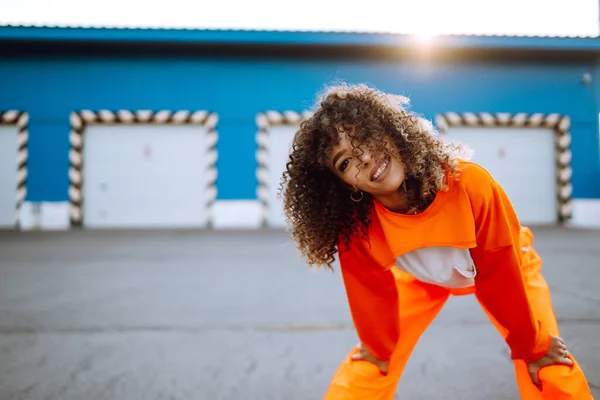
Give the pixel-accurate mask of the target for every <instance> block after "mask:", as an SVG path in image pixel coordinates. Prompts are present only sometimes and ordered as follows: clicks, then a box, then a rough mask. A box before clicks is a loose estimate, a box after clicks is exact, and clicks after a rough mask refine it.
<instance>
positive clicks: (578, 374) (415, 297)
mask: <svg viewBox="0 0 600 400" xmlns="http://www.w3.org/2000/svg"><path fill="white" fill-rule="evenodd" d="M530 239H532V238H530ZM530 244H531V243H530ZM541 266H542V261H541V259H540V258H539V256H538V255H537V254H536V253H535V251H533V249H531V250H530V251H529V252H528V255H527V256H526V262H525V263H524V265H523V274H524V278H525V283H526V287H527V290H528V295H529V298H530V301H531V302H532V308H533V310H534V313H535V314H536V316H538V318H540V319H541V321H542V323H543V324H544V325H545V326H546V327H548V329H550V331H551V334H553V335H556V336H560V335H559V331H558V326H557V323H556V318H555V316H554V311H553V308H552V304H551V300H550V292H549V290H548V285H547V284H546V281H545V279H544V277H543V276H542V274H541ZM394 274H395V276H396V282H397V284H398V293H399V297H400V302H399V303H400V329H401V330H400V341H399V343H398V346H397V347H396V351H395V352H394V354H393V356H392V359H391V360H390V365H389V368H388V375H387V376H382V375H381V374H380V373H379V369H378V368H377V367H376V366H374V365H373V364H371V363H368V362H365V361H353V360H351V357H352V355H353V354H355V353H358V351H357V350H356V349H353V350H352V351H351V352H350V354H348V356H347V357H346V358H345V359H344V361H343V362H342V364H341V365H340V366H339V368H338V370H337V371H336V373H335V375H334V377H333V379H332V381H331V384H330V386H329V389H328V390H327V393H326V394H325V397H324V399H325V400H363V399H364V400H391V399H393V398H394V394H395V392H396V387H397V386H398V382H399V380H400V377H401V375H402V371H403V370H404V366H405V365H406V362H407V361H408V358H409V356H410V354H411V352H412V350H413V349H414V347H415V345H416V344H417V341H418V340H419V338H420V337H421V334H422V333H423V332H424V331H425V329H426V328H427V327H428V326H429V324H430V323H431V322H432V321H433V319H434V318H435V317H436V315H437V314H438V313H439V311H440V310H441V309H442V307H443V305H444V304H445V303H446V301H447V300H448V298H449V296H450V295H451V294H456V295H462V294H466V293H465V291H462V292H458V291H456V292H452V291H450V290H448V289H445V288H441V287H437V286H434V285H429V284H425V283H421V282H419V281H417V280H415V279H414V278H413V277H412V276H410V275H408V274H406V273H404V272H401V271H399V270H395V271H394ZM468 292H471V293H473V292H474V290H469V291H468ZM484 310H485V308H484ZM485 312H486V314H487V315H488V317H489V318H490V320H491V321H492V323H493V324H494V325H495V326H496V328H497V329H498V331H499V332H500V334H501V335H502V336H503V337H505V336H506V331H505V330H504V329H503V328H502V327H501V326H499V324H498V323H497V322H496V321H495V320H494V319H493V318H492V317H491V315H490V314H489V313H488V312H487V310H485ZM567 345H568V343H567ZM571 359H572V360H573V366H564V365H553V366H549V367H546V368H542V369H541V370H540V372H539V375H538V376H539V379H540V382H541V383H542V391H540V390H539V389H538V388H536V387H535V385H533V383H532V382H531V378H530V376H529V373H528V371H527V367H526V365H525V363H524V362H523V361H520V360H517V361H515V362H514V368H515V372H516V378H517V384H518V386H519V392H520V394H521V398H522V399H526V400H537V399H540V400H541V399H552V400H563V399H577V400H593V398H592V394H591V391H590V388H589V386H588V384H587V381H586V378H585V376H584V374H583V371H582V370H581V368H580V367H579V365H578V364H577V362H576V361H575V359H574V358H573V357H572V356H571Z"/></svg>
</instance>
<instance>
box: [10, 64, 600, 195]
mask: <svg viewBox="0 0 600 400" xmlns="http://www.w3.org/2000/svg"><path fill="white" fill-rule="evenodd" d="M585 72H589V73H592V74H593V75H594V77H595V80H594V83H593V84H592V85H590V86H585V85H584V84H583V83H582V80H581V78H582V75H583V74H584V73H585ZM334 79H343V80H346V81H348V82H366V83H369V84H372V85H375V86H377V87H378V88H380V89H382V90H385V91H392V92H395V93H401V94H404V95H407V96H409V97H411V99H412V108H413V110H414V111H416V112H419V113H421V114H423V115H424V116H425V117H427V118H433V117H434V115H435V114H436V113H437V112H445V111H456V112H467V111H470V112H483V111H485V112H513V113H516V112H527V113H533V112H541V113H554V112H556V113H562V114H568V115H570V116H571V118H572V131H571V132H572V135H573V140H572V151H573V169H574V178H573V184H574V197H577V198H591V197H595V198H600V183H599V182H600V157H599V154H600V149H599V143H598V101H599V95H598V94H599V93H600V86H599V83H598V82H599V80H600V70H599V69H598V68H597V67H596V66H594V65H585V64H560V65H559V64H554V65H549V64H546V65H544V64H524V63H523V64H515V63H510V64H509V63H507V64H502V63H498V62H495V63H484V62H480V63H469V64H467V63H459V62H444V63H442V62H436V63H431V64H426V63H418V62H416V61H405V62H400V61H391V60H386V61H374V60H367V61H365V60H348V59H346V60H335V61H334V60H317V59H313V60H307V59H305V60H301V59H297V60H290V59H283V58H282V59H276V58H270V59H268V60H266V59H264V60H259V59H248V58H224V57H220V58H209V57H205V56H198V57H190V56H187V57H182V56H170V57H159V56H156V57H150V56H145V57H139V56H138V57H135V58H128V57H125V56H119V57H118V56H97V57H93V56H80V57H76V56H54V57H51V58H49V57H39V58H36V57H32V56H30V57H20V58H18V57H10V58H0V87H1V96H0V109H20V110H26V111H28V112H29V113H30V118H31V122H30V143H29V146H30V147H29V149H30V161H29V191H28V195H27V196H28V200H30V201H42V200H43V201H66V200H67V199H68V194H67V188H68V174H67V172H68V149H69V141H68V137H69V113H70V112H71V111H73V110H80V109H92V110H97V109H113V110H117V109H131V110H135V109H153V110H159V109H169V110H179V109H188V110H195V109H206V110H209V111H214V112H217V113H218V114H219V115H220V122H219V125H218V131H219V144H218V151H219V161H218V168H219V178H218V199H221V200H228V199H254V198H255V197H256V195H255V188H256V178H255V167H256V164H255V158H254V157H255V142H254V138H255V132H256V126H255V122H254V120H255V116H256V114H257V113H259V112H261V111H265V110H269V109H275V110H281V111H283V110H288V109H290V110H302V109H305V108H307V107H309V106H310V105H312V102H313V100H314V95H315V92H317V91H318V90H320V89H321V88H322V85H323V84H325V83H329V82H331V81H332V80H334Z"/></svg>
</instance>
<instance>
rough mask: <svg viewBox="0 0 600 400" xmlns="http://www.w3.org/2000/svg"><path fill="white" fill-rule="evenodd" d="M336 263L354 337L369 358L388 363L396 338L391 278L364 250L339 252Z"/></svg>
mask: <svg viewBox="0 0 600 400" xmlns="http://www.w3.org/2000/svg"><path fill="white" fill-rule="evenodd" d="M339 259H340V265H341V270H342V277H343V281H344V285H345V288H346V295H347V297H348V304H349V307H350V314H351V315H352V319H353V322H354V326H355V328H356V331H357V334H358V337H359V339H360V341H361V342H362V344H363V345H364V346H365V347H366V349H367V350H369V352H371V354H373V356H375V357H376V358H378V359H380V360H389V359H390V358H391V356H392V353H393V352H394V349H395V348H396V343H398V338H399V314H398V289H397V287H396V281H395V278H394V275H393V273H392V271H391V270H385V269H382V268H380V267H379V266H378V265H376V263H374V262H373V260H372V259H371V257H370V255H369V254H368V253H367V251H366V250H365V249H361V248H356V247H354V246H352V247H351V248H350V249H346V250H344V251H340V253H339Z"/></svg>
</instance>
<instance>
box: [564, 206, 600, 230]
mask: <svg viewBox="0 0 600 400" xmlns="http://www.w3.org/2000/svg"><path fill="white" fill-rule="evenodd" d="M568 225H569V226H571V227H574V228H589V229H600V199H573V218H572V219H571V220H570V221H569V223H568Z"/></svg>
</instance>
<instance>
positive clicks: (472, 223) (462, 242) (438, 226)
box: [339, 162, 551, 362]
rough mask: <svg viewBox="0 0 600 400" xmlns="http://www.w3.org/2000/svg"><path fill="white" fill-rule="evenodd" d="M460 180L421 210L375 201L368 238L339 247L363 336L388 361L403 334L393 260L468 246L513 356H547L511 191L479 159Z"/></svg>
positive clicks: (478, 282) (481, 290)
mask: <svg viewBox="0 0 600 400" xmlns="http://www.w3.org/2000/svg"><path fill="white" fill-rule="evenodd" d="M460 168H461V172H460V176H459V178H458V179H455V178H450V179H449V190H448V191H439V192H438V193H437V195H436V198H435V200H434V201H433V203H432V204H431V205H430V206H429V207H428V208H427V209H426V210H425V211H424V212H423V213H421V214H417V215H403V214H398V213H394V212H392V211H389V210H388V209H386V208H385V207H384V206H383V205H381V203H378V202H375V205H374V209H373V212H374V215H373V217H372V222H371V225H370V226H369V237H368V240H364V239H362V238H360V237H359V236H358V234H357V236H355V237H354V238H353V240H352V242H351V244H350V246H349V247H346V246H344V244H343V243H342V242H340V245H339V250H340V251H339V261H340V265H341V270H342V276H343V279H344V285H345V287H346V294H347V297H348V303H349V307H350V312H351V315H352V318H353V321H354V325H355V327H356V330H357V333H358V336H359V338H360V340H361V341H362V343H363V344H364V345H365V347H366V348H367V349H368V350H369V351H370V352H371V353H372V354H373V355H374V356H375V357H377V358H379V359H381V360H389V359H390V357H391V354H392V353H393V351H394V349H395V347H396V344H397V342H398V340H402V338H401V337H400V332H399V323H398V322H399V318H398V294H397V287H396V283H395V279H394V276H393V274H392V272H391V271H390V268H392V267H393V266H394V264H395V258H396V257H397V256H399V255H401V254H403V253H406V252H409V251H411V250H415V249H418V248H423V247H430V246H451V247H457V248H468V249H470V252H471V256H472V258H473V261H474V263H475V266H476V268H477V276H476V278H475V290H476V292H477V295H478V296H479V298H480V300H481V301H482V303H483V304H484V305H485V307H486V308H487V309H488V310H489V312H490V313H491V314H492V315H493V316H494V317H495V318H496V319H497V321H498V322H499V323H500V324H501V325H502V326H503V327H504V328H506V329H507V330H508V337H507V338H506V342H507V344H508V346H509V347H510V349H511V352H512V354H511V357H512V359H522V360H525V361H526V362H530V361H533V360H535V359H538V358H540V357H542V356H543V355H545V354H546V352H547V350H548V349H549V347H550V340H551V337H550V335H549V334H548V333H547V332H545V330H544V329H543V327H542V326H541V323H540V321H539V320H537V319H536V318H535V316H534V315H533V313H532V311H531V308H530V306H529V301H528V298H527V293H526V291H525V286H524V283H523V277H522V275H521V262H522V251H521V245H520V240H521V225H520V223H519V220H518V218H517V216H516V214H515V212H514V210H513V208H512V205H511V204H510V201H509V200H508V198H507V196H506V194H505V193H504V191H503V190H502V188H501V187H500V186H499V185H498V183H497V182H496V181H494V179H493V178H492V177H491V176H490V174H489V173H488V172H487V171H486V170H485V169H483V168H482V167H480V166H479V165H477V164H474V163H471V162H461V163H460Z"/></svg>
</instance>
